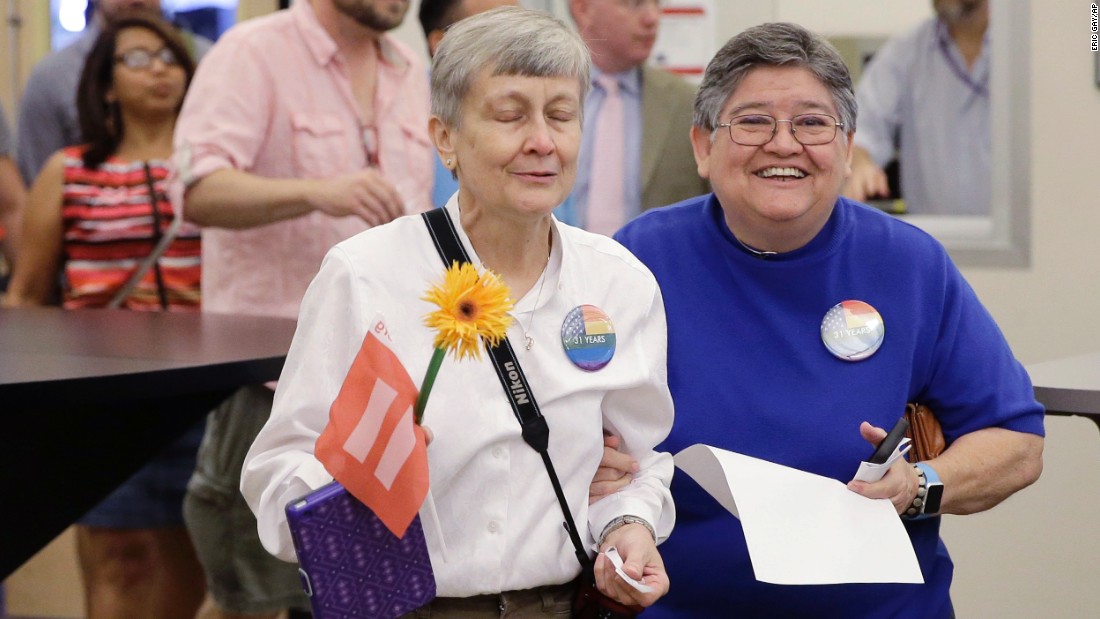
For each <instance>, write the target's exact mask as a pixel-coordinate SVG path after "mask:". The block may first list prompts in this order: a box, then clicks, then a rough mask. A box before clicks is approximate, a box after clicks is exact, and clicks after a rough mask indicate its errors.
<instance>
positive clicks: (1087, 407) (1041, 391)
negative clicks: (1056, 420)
mask: <svg viewBox="0 0 1100 619" xmlns="http://www.w3.org/2000/svg"><path fill="white" fill-rule="evenodd" d="M1027 373H1028V374H1029V375H1030V376H1031V383H1032V384H1033V385H1034V386H1035V399H1036V400H1039V401H1040V402H1042V403H1043V406H1046V407H1047V414H1048V415H1059V416H1066V417H1069V416H1075V415H1083V416H1085V417H1088V418H1089V419H1092V420H1093V421H1094V422H1096V425H1097V426H1100V353H1091V354H1086V355H1077V356H1073V357H1066V358H1064V359H1055V360H1053V361H1044V362H1042V363H1033V364H1031V365H1029V366H1027Z"/></svg>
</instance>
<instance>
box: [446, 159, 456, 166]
mask: <svg viewBox="0 0 1100 619" xmlns="http://www.w3.org/2000/svg"><path fill="white" fill-rule="evenodd" d="M454 163H455V160H454V159H448V160H447V167H448V168H449V167H451V166H453V165H454Z"/></svg>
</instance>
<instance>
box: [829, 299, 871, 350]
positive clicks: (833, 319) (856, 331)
mask: <svg viewBox="0 0 1100 619" xmlns="http://www.w3.org/2000/svg"><path fill="white" fill-rule="evenodd" d="M885 335H886V328H885V326H884V325H883V322H882V316H881V315H880V314H879V313H878V310H876V309H875V308H873V307H871V305H870V304H869V303H865V302H863V301H855V300H849V301H841V302H840V303H837V304H836V305H834V306H833V307H832V308H831V309H830V310H829V311H828V312H826V313H825V318H823V319H822V320H821V341H822V342H824V343H825V348H828V349H829V352H831V353H833V356H835V357H836V358H838V359H843V360H845V361H862V360H864V359H866V358H867V357H870V356H871V355H873V354H875V351H877V350H878V349H879V347H880V346H882V340H883V338H884V337H885Z"/></svg>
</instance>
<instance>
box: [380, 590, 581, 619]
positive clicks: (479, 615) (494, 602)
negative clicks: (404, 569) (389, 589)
mask: <svg viewBox="0 0 1100 619" xmlns="http://www.w3.org/2000/svg"><path fill="white" fill-rule="evenodd" d="M576 589H577V585H576V583H566V584H564V585H550V586H547V587H538V588H535V589H525V590H523V591H505V592H504V593H501V594H499V595H477V596H474V597H468V598H436V599H435V600H433V601H432V603H431V604H428V605H427V606H424V607H423V608H418V609H416V610H414V611H413V612H411V613H407V614H404V615H402V616H401V617H400V618H399V619H426V618H428V617H430V618H432V619H490V618H494V619H529V618H530V619H535V618H542V617H568V616H569V613H570V607H571V606H572V604H573V594H574V592H576Z"/></svg>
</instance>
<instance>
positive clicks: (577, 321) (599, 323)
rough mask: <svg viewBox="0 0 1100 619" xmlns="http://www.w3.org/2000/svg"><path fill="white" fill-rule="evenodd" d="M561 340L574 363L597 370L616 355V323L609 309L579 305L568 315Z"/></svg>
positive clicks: (563, 324)
mask: <svg viewBox="0 0 1100 619" xmlns="http://www.w3.org/2000/svg"><path fill="white" fill-rule="evenodd" d="M561 344H562V347H564V348H565V354H566V356H568V357H569V360H570V361H572V362H573V365H575V366H577V367H579V368H580V369H582V370H584V371H586V372H595V371H596V370H599V369H601V368H603V367H604V366H606V365H607V364H608V363H610V362H611V358H612V357H614V356H615V327H614V326H612V324H611V318H609V317H608V316H607V313H606V312H604V311H603V310H602V309H600V308H598V307H596V306H595V305H578V306H577V307H574V308H573V309H572V310H570V311H569V313H568V314H566V315H565V322H563V323H562V325H561Z"/></svg>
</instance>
